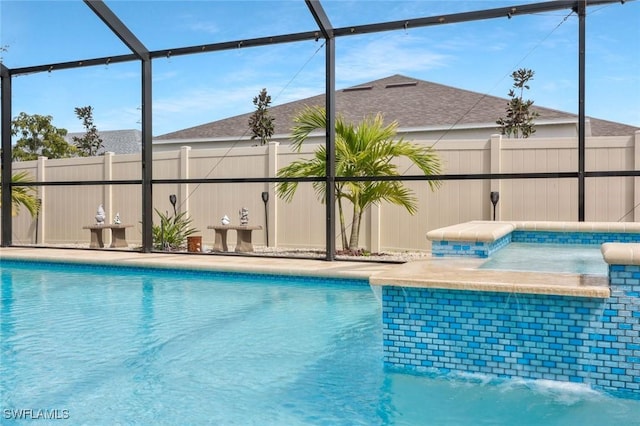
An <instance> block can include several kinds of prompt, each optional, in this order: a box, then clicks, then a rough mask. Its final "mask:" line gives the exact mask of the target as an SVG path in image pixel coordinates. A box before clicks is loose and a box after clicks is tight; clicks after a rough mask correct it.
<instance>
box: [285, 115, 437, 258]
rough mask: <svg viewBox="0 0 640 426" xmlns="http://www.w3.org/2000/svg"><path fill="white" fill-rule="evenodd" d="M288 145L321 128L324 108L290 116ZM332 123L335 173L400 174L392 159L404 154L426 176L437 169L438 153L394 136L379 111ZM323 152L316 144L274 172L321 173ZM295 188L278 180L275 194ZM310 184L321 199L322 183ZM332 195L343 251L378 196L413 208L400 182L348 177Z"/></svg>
mask: <svg viewBox="0 0 640 426" xmlns="http://www.w3.org/2000/svg"><path fill="white" fill-rule="evenodd" d="M294 123H295V126H294V128H293V148H294V149H295V150H296V151H298V152H299V151H300V149H301V147H302V143H303V142H304V141H305V140H306V139H307V137H308V136H309V134H310V133H311V132H312V131H314V130H317V129H324V128H326V112H325V109H324V108H322V107H306V108H305V109H304V110H303V111H302V112H300V114H298V115H297V116H296V117H295V118H294ZM335 127H336V130H335V131H336V143H335V149H336V155H335V162H336V176H340V177H353V178H357V177H364V176H400V173H399V172H398V166H397V164H394V162H393V160H394V159H396V158H398V157H406V158H407V159H409V160H410V161H411V162H412V163H414V164H415V165H416V166H418V168H419V169H420V170H421V171H422V172H423V173H424V174H425V175H428V176H430V175H435V174H439V173H440V170H441V163H440V159H439V157H438V156H437V155H436V153H435V152H434V151H433V149H432V148H430V147H425V146H420V145H416V144H413V143H411V142H407V141H405V140H403V139H402V138H400V139H398V140H394V138H395V136H396V133H397V128H398V123H397V122H396V121H394V122H392V123H391V124H389V125H387V126H385V125H384V122H383V117H382V114H380V113H378V114H377V115H376V116H374V117H366V118H365V119H364V120H363V121H362V122H361V123H360V124H359V125H357V126H356V125H353V124H351V123H348V122H346V121H345V120H344V119H343V118H342V117H341V116H337V117H336V120H335ZM326 163H327V152H326V147H325V146H320V147H319V148H318V149H317V150H316V151H315V153H314V157H313V158H312V159H310V160H297V161H294V162H292V163H291V164H289V165H288V166H286V167H283V168H282V169H280V170H279V171H278V176H279V177H286V178H300V177H311V176H316V177H317V176H325V175H326ZM439 185H440V182H439V181H433V180H431V181H429V186H430V187H431V189H432V190H434V189H436V188H437V187H438V186H439ZM297 187H298V183H297V182H281V183H279V184H278V185H277V186H276V193H277V194H278V196H280V197H281V198H283V199H284V200H285V201H291V200H292V199H293V196H294V194H295V192H296V189H297ZM313 188H314V190H315V192H316V194H317V195H318V197H319V198H320V200H321V202H323V203H324V202H325V199H324V197H325V183H324V182H314V183H313ZM335 197H336V203H337V205H338V215H339V219H340V230H341V235H342V247H343V249H344V250H356V249H357V248H358V241H359V238H360V224H361V222H362V215H363V213H364V212H365V210H366V209H367V207H369V206H370V205H372V204H378V203H380V202H382V201H386V202H390V203H392V204H396V205H399V206H402V207H404V208H405V209H406V210H407V211H408V212H409V213H410V214H412V215H413V214H415V213H416V212H417V205H416V203H417V199H416V197H415V196H414V194H413V192H412V191H411V190H409V189H408V188H406V187H405V186H404V185H403V183H402V182H401V181H360V182H358V181H349V182H342V181H341V182H336V183H335ZM343 200H348V201H350V202H351V205H352V206H353V215H352V221H351V236H350V238H349V241H347V239H346V226H345V219H344V213H343Z"/></svg>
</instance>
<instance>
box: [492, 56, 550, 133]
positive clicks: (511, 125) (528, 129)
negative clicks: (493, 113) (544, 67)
mask: <svg viewBox="0 0 640 426" xmlns="http://www.w3.org/2000/svg"><path fill="white" fill-rule="evenodd" d="M534 74H535V73H534V72H533V71H532V70H528V69H524V68H520V69H519V70H517V71H514V72H513V73H511V77H512V78H513V88H512V89H510V90H509V97H510V98H511V100H510V101H509V103H508V104H507V111H506V112H507V116H506V117H501V118H499V119H498V120H497V121H496V124H499V125H500V132H501V133H502V134H503V135H507V136H508V137H511V135H513V136H514V137H516V138H518V137H520V136H522V137H523V138H528V137H529V136H531V135H532V134H534V133H535V132H536V129H535V127H534V120H535V119H536V118H538V117H539V115H540V114H538V113H537V112H535V111H531V107H532V106H533V101H532V100H526V101H525V100H524V99H523V95H524V90H525V89H527V90H528V89H529V85H528V83H529V81H531V80H533V75H534Z"/></svg>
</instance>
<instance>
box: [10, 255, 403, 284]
mask: <svg viewBox="0 0 640 426" xmlns="http://www.w3.org/2000/svg"><path fill="white" fill-rule="evenodd" d="M2 260H19V261H41V262H55V263H70V264H89V265H103V266H114V267H140V268H154V269H177V270H189V271H210V272H235V273H248V274H277V275H288V276H303V277H304V276H306V277H320V278H343V279H363V280H366V279H368V278H369V277H370V276H371V275H372V274H375V273H377V272H380V271H384V270H385V269H388V268H391V267H393V266H396V264H389V263H376V262H357V261H333V262H327V261H325V260H312V259H291V258H272V257H259V256H210V255H205V254H194V253H191V254H176V253H141V252H134V251H125V250H99V251H96V250H77V249H65V248H31V247H0V268H1V267H2Z"/></svg>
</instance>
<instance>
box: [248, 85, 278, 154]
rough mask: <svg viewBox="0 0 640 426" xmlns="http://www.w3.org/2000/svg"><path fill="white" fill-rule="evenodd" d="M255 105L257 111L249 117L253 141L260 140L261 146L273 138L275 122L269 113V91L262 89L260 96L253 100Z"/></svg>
mask: <svg viewBox="0 0 640 426" xmlns="http://www.w3.org/2000/svg"><path fill="white" fill-rule="evenodd" d="M253 104H254V105H255V106H256V110H255V112H254V113H253V114H251V117H249V128H250V129H251V133H252V136H251V139H260V145H264V144H266V143H267V142H269V139H270V138H271V136H273V122H274V120H275V118H273V117H272V116H271V114H270V113H269V104H271V96H269V95H268V94H267V89H262V90H261V91H260V94H258V96H256V97H254V98H253Z"/></svg>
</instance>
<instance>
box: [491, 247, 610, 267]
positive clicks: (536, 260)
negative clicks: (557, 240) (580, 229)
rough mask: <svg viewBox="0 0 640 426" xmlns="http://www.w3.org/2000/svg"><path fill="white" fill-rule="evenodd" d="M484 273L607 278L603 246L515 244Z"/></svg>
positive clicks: (498, 255)
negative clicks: (564, 274) (556, 274)
mask: <svg viewBox="0 0 640 426" xmlns="http://www.w3.org/2000/svg"><path fill="white" fill-rule="evenodd" d="M480 268H481V269H501V270H510V271H533V272H566V273H575V274H589V275H607V273H608V267H607V263H606V262H605V261H604V259H603V258H602V253H601V252H600V245H586V244H584V245H581V244H533V243H511V244H509V245H507V246H506V247H505V248H503V249H501V250H498V251H497V252H496V253H494V254H492V255H491V257H490V258H489V260H487V262H485V263H483V264H482V266H481V267H480Z"/></svg>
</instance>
